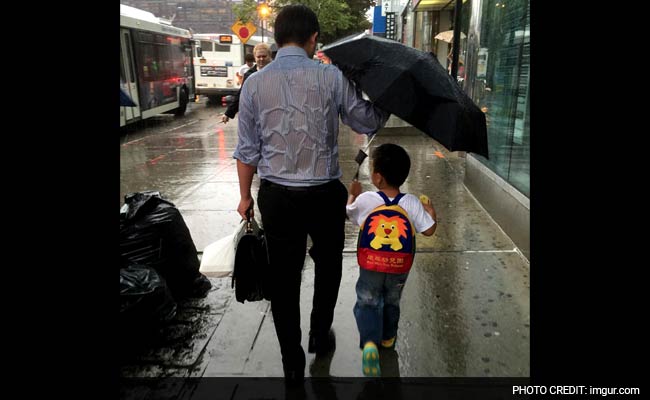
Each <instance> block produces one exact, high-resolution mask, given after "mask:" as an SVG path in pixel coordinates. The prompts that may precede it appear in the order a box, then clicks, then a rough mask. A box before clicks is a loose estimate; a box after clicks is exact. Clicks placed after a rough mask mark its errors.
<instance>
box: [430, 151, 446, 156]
mask: <svg viewBox="0 0 650 400" xmlns="http://www.w3.org/2000/svg"><path fill="white" fill-rule="evenodd" d="M433 155H434V156H437V157H438V158H445V156H444V154H442V153H441V152H439V151H434V152H433Z"/></svg>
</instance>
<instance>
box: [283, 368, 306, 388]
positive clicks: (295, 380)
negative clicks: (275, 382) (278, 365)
mask: <svg viewBox="0 0 650 400" xmlns="http://www.w3.org/2000/svg"><path fill="white" fill-rule="evenodd" d="M304 381H305V369H304V368H303V369H302V370H297V369H285V370H284V383H285V385H287V386H288V387H297V386H300V385H302V384H303V383H304Z"/></svg>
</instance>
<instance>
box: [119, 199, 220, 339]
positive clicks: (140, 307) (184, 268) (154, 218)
mask: <svg viewBox="0 0 650 400" xmlns="http://www.w3.org/2000/svg"><path fill="white" fill-rule="evenodd" d="M124 200H125V201H124V206H123V207H122V209H121V210H120V325H121V328H122V329H123V330H125V331H127V332H124V333H127V334H128V333H135V332H136V331H143V330H150V329H155V328H156V327H158V326H160V325H161V324H162V323H164V322H167V321H169V320H171V319H172V318H173V317H174V316H175V315H176V303H177V302H178V301H180V300H183V299H188V298H200V297H205V296H206V295H207V293H208V292H209V291H210V288H211V287H212V284H211V283H210V280H209V279H208V278H206V277H205V276H204V275H203V274H201V273H200V272H199V266H200V261H199V258H198V254H197V251H196V246H195V245H194V242H193V241H192V237H191V235H190V231H189V229H188V228H187V225H185V221H184V220H183V217H182V216H181V214H180V212H179V211H178V209H177V208H176V207H175V206H174V204H173V203H171V202H170V201H167V200H165V199H163V197H162V195H161V194H160V192H157V191H146V192H137V193H131V194H128V195H126V196H125V199H124Z"/></svg>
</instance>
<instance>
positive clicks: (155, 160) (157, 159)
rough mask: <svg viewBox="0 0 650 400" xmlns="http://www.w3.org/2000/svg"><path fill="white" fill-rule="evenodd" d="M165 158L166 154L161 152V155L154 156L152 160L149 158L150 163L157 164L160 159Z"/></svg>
mask: <svg viewBox="0 0 650 400" xmlns="http://www.w3.org/2000/svg"><path fill="white" fill-rule="evenodd" d="M163 158H165V155H164V154H161V155H159V156H158V157H156V158H152V159H151V160H149V164H155V163H157V162H158V161H160V160H162V159H163Z"/></svg>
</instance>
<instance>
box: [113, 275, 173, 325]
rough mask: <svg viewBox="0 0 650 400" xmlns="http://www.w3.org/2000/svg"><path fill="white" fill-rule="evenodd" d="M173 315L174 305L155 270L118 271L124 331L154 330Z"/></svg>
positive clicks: (165, 285)
mask: <svg viewBox="0 0 650 400" xmlns="http://www.w3.org/2000/svg"><path fill="white" fill-rule="evenodd" d="M175 315H176V302H175V301H174V298H173V297H172V295H171V292H170V291H169V288H168V287H167V283H166V282H165V280H164V279H163V278H161V277H160V275H158V273H157V272H156V270H155V269H153V268H151V267H147V266H144V265H138V264H132V265H129V266H128V267H127V268H120V322H121V326H122V327H123V328H128V327H145V328H146V327H157V326H159V325H160V324H162V323H164V322H167V321H169V320H171V319H172V318H174V316H175Z"/></svg>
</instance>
